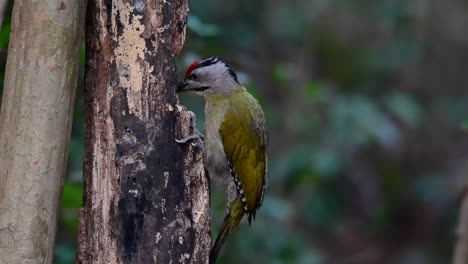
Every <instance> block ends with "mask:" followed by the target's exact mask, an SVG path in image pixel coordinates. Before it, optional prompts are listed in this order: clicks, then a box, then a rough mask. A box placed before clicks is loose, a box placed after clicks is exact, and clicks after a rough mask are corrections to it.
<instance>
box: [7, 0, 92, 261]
mask: <svg viewBox="0 0 468 264" xmlns="http://www.w3.org/2000/svg"><path fill="white" fill-rule="evenodd" d="M84 10H85V1H83V0H68V1H66V0H63V1H15V4H14V8H13V19H12V33H11V37H10V46H9V50H8V61H7V67H6V78H5V86H4V94H3V102H2V108H1V113H0V168H1V169H0V263H2V264H3V263H6V264H16V263H21V264H23V263H52V259H53V246H54V239H55V233H56V230H57V227H56V223H57V211H58V206H59V198H60V194H61V191H62V183H63V178H64V174H65V171H66V161H67V157H68V146H69V141H70V129H71V124H72V122H71V120H72V110H73V102H74V96H75V90H76V84H77V77H78V72H79V65H80V64H79V51H80V44H81V41H80V37H81V36H82V33H83V32H82V29H83V28H82V26H83V25H84Z"/></svg>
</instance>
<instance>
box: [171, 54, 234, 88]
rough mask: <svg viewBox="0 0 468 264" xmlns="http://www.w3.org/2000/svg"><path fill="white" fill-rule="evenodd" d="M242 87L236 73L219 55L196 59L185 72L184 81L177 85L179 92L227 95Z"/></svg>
mask: <svg viewBox="0 0 468 264" xmlns="http://www.w3.org/2000/svg"><path fill="white" fill-rule="evenodd" d="M238 89H242V85H240V84H239V81H238V80H237V75H236V73H235V72H234V71H233V70H231V68H229V66H227V65H226V63H224V62H223V61H222V60H220V59H219V58H217V57H210V58H206V59H199V60H196V61H194V62H193V63H192V64H191V65H190V66H189V67H188V69H187V72H186V73H185V78H184V81H182V82H180V83H179V84H178V85H177V92H178V93H179V92H185V91H187V92H193V93H196V94H199V95H203V96H204V95H227V94H229V93H231V92H233V91H236V90H238Z"/></svg>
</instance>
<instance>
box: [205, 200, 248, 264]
mask: <svg viewBox="0 0 468 264" xmlns="http://www.w3.org/2000/svg"><path fill="white" fill-rule="evenodd" d="M243 216H244V207H243V205H242V202H241V200H240V198H239V197H238V198H237V199H236V200H234V202H233V203H232V205H231V209H230V210H229V213H228V214H227V215H226V217H224V221H223V226H222V227H221V230H220V231H219V234H218V236H217V237H216V241H215V243H214V245H213V247H212V248H211V251H210V264H215V263H216V258H217V257H218V255H219V252H220V251H221V248H222V247H223V245H224V242H225V241H226V239H227V237H228V236H229V234H231V232H232V231H234V229H235V228H236V227H237V225H239V222H240V221H241V219H242V217H243Z"/></svg>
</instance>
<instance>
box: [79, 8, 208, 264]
mask: <svg viewBox="0 0 468 264" xmlns="http://www.w3.org/2000/svg"><path fill="white" fill-rule="evenodd" d="M187 11H188V3H187V1H186V0H147V1H143V0H132V1H130V0H113V1H108V0H90V1H89V3H88V10H87V22H86V32H87V40H86V47H87V49H86V50H87V70H86V89H85V109H86V112H87V113H86V146H85V147H86V150H85V161H84V180H85V197H84V208H83V209H82V210H81V212H80V230H79V234H78V252H77V260H78V263H163V264H167V263H207V261H208V254H209V248H210V244H211V238H210V214H209V195H208V180H207V179H206V178H205V175H204V169H203V160H202V153H201V151H200V150H198V149H196V148H195V147H192V146H191V145H190V144H188V145H179V144H177V143H176V142H175V139H176V138H182V137H185V136H188V135H190V134H191V133H193V129H194V116H193V114H191V113H189V112H187V111H186V110H184V109H183V108H181V107H180V106H178V105H177V103H178V99H177V97H176V95H175V88H176V82H177V76H176V71H175V67H176V66H175V56H176V55H177V54H178V53H179V51H180V50H181V48H182V45H183V42H184V38H185V24H186V20H187Z"/></svg>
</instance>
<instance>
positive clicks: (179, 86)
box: [176, 81, 188, 93]
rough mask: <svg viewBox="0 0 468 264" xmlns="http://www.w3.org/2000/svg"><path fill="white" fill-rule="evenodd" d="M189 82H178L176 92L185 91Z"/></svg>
mask: <svg viewBox="0 0 468 264" xmlns="http://www.w3.org/2000/svg"><path fill="white" fill-rule="evenodd" d="M187 85H188V83H186V82H184V81H180V82H179V83H178V84H177V90H176V93H180V92H183V91H184V89H185V87H187Z"/></svg>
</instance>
